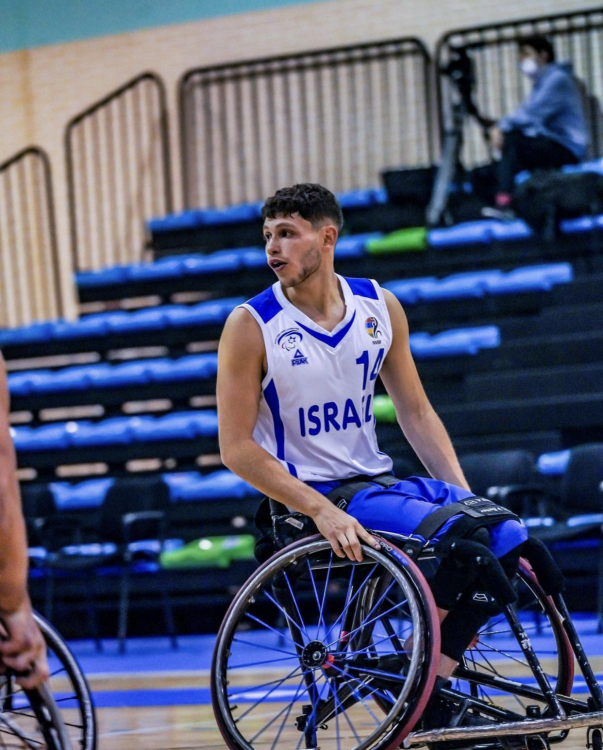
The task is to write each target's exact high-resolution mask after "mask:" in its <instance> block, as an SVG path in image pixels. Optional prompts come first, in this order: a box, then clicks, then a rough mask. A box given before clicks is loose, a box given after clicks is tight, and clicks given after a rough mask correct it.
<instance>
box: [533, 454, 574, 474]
mask: <svg viewBox="0 0 603 750" xmlns="http://www.w3.org/2000/svg"><path fill="white" fill-rule="evenodd" d="M570 456H571V451H570V450H569V448H568V449H566V450H563V451H553V452H552V453H543V454H542V455H541V456H539V457H538V461H537V464H536V465H537V467H538V471H539V472H540V473H541V474H544V475H545V476H550V477H556V476H561V475H562V474H565V470H566V469H567V465H568V463H569V460H570Z"/></svg>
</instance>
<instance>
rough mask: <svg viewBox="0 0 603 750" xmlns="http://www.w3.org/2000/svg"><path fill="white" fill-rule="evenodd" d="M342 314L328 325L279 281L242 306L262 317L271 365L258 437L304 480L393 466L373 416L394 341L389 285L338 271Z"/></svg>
mask: <svg viewBox="0 0 603 750" xmlns="http://www.w3.org/2000/svg"><path fill="white" fill-rule="evenodd" d="M338 279H339V281H340V283H341V287H342V290H343V295H344V299H345V305H346V312H345V317H344V318H343V320H342V321H341V322H340V323H339V324H338V325H337V326H336V327H335V328H334V329H333V330H332V331H330V332H329V331H326V330H325V329H324V328H321V326H319V325H318V324H316V323H314V321H312V320H311V319H310V318H308V317H307V316H306V315H304V313H302V312H301V311H300V310H298V309H297V308H296V307H295V306H294V305H292V304H291V302H289V300H288V299H287V298H286V297H285V295H284V293H283V290H282V287H281V285H280V282H278V281H277V282H276V283H275V284H273V285H272V286H271V287H270V288H268V289H266V290H265V291H264V292H262V293H261V294H258V295H257V297H253V299H251V300H249V301H248V302H246V303H245V304H244V305H243V307H244V308H245V309H246V310H249V312H250V313H251V314H252V315H253V317H254V318H255V319H256V320H257V322H258V324H259V326H260V328H261V329H262V334H263V336H264V344H265V347H266V359H267V362H268V371H267V373H266V377H265V378H264V380H263V381H262V399H261V402H260V410H259V415H258V420H257V423H256V426H255V431H254V433H253V436H254V439H255V440H256V441H257V442H258V443H259V445H261V446H262V448H264V449H265V450H267V451H268V452H269V453H270V454H271V455H273V456H274V457H275V458H277V459H278V460H279V461H280V462H281V463H282V464H283V466H285V468H287V469H288V471H289V472H290V473H291V474H292V475H293V476H296V477H298V478H299V479H301V480H302V481H304V482H308V481H315V482H320V481H330V480H334V479H347V478H348V477H352V476H356V475H358V474H369V475H372V476H374V475H376V474H380V473H382V472H387V471H390V470H391V468H392V460H391V458H389V456H387V455H386V454H385V453H382V452H381V451H380V450H379V446H378V445H377V436H376V434H375V419H374V417H373V409H372V406H373V399H374V390H375V381H376V379H377V375H378V374H379V370H380V369H381V365H382V364H383V360H384V358H385V356H386V355H387V352H388V351H389V348H390V346H391V341H392V329H391V322H390V318H389V313H388V310H387V306H386V304H385V300H384V298H383V291H382V290H381V288H380V287H379V285H378V284H377V282H375V281H372V280H370V279H348V278H344V277H342V276H338Z"/></svg>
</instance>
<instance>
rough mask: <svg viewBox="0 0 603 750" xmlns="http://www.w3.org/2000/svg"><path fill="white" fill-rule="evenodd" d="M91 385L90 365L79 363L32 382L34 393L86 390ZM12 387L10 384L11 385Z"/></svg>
mask: <svg viewBox="0 0 603 750" xmlns="http://www.w3.org/2000/svg"><path fill="white" fill-rule="evenodd" d="M89 385H90V377H89V366H86V365H78V366H75V367H66V368H65V369H64V370H58V371H57V372H49V373H48V375H47V376H46V377H42V378H38V379H37V380H36V381H35V382H34V383H32V388H31V392H32V393H58V392H59V391H85V390H86V389H87V388H88V387H89ZM9 388H10V385H9Z"/></svg>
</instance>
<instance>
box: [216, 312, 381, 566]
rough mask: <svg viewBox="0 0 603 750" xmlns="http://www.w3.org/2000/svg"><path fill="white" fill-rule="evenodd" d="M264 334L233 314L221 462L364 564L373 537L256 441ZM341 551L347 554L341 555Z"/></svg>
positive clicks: (223, 356) (222, 389) (223, 369)
mask: <svg viewBox="0 0 603 750" xmlns="http://www.w3.org/2000/svg"><path fill="white" fill-rule="evenodd" d="M264 357H265V350H264V341H263V337H262V332H261V330H260V327H259V325H258V324H257V322H256V321H255V320H254V319H253V317H252V315H251V314H250V313H249V312H248V311H247V310H245V309H244V308H237V309H236V310H234V312H232V313H231V315H230V316H229V318H228V320H227V321H226V324H225V326H224V331H223V332H222V337H221V339H220V347H219V350H218V383H217V397H218V424H219V431H220V454H221V456H222V462H223V463H224V465H225V466H227V467H228V468H229V469H231V471H233V472H234V473H235V474H237V475H238V476H240V477H241V478H242V479H244V480H245V481H246V482H249V484H251V485H253V486H254V487H256V488H257V489H258V490H259V491H260V492H262V493H264V494H265V495H267V496H268V497H271V498H273V499H274V500H276V501H278V502H280V503H283V504H284V505H286V506H288V507H289V508H293V509H294V510H296V511H299V512H300V513H303V514H305V515H307V516H310V518H312V520H313V521H314V522H315V523H316V526H317V528H318V530H319V531H320V533H321V534H322V535H323V536H324V537H325V538H326V539H327V540H328V541H329V542H330V543H331V546H332V547H333V550H334V552H335V554H336V555H337V556H338V557H345V556H346V555H347V556H348V557H349V558H350V559H351V560H362V552H361V549H360V543H359V539H362V540H363V541H365V542H366V543H368V544H370V545H372V546H374V547H378V546H379V545H378V544H377V543H376V542H375V540H374V539H373V538H372V537H371V535H370V534H369V533H368V532H367V531H366V530H365V529H364V528H363V527H362V526H361V525H360V524H359V523H358V521H356V519H355V518H352V516H350V515H348V514H347V513H344V512H343V511H342V510H340V509H339V508H337V507H336V506H335V505H333V504H332V503H331V502H329V500H328V499H327V498H326V497H324V495H321V494H320V493H319V492H317V491H316V490H314V489H312V488H311V487H309V486H308V485H307V484H304V482H301V481H300V480H299V479H297V478H296V477H293V476H291V474H289V472H288V471H287V470H286V469H285V468H284V467H283V465H282V464H281V463H280V462H279V461H277V459H276V458H274V457H273V456H272V455H271V454H270V453H268V451H266V450H265V449H264V448H262V447H261V446H260V445H259V444H258V443H257V442H256V441H255V440H254V438H253V431H254V428H255V424H256V421H257V418H258V413H259V405H260V398H261V395H262V374H263V371H264V369H265V364H264ZM342 550H343V551H342Z"/></svg>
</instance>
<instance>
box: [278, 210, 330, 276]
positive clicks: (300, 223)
mask: <svg viewBox="0 0 603 750" xmlns="http://www.w3.org/2000/svg"><path fill="white" fill-rule="evenodd" d="M326 229H327V227H326V226H323V227H320V228H318V229H316V228H315V227H313V226H312V224H311V223H310V222H309V221H307V220H306V219H303V218H302V217H301V216H300V215H299V214H297V213H296V214H293V215H292V216H277V217H276V218H274V219H266V220H265V221H264V241H265V242H266V255H267V258H268V265H269V266H270V268H272V270H273V271H274V272H275V274H276V275H277V277H278V279H279V281H280V282H281V284H282V285H283V286H284V287H286V288H290V287H294V286H297V285H298V284H301V283H302V281H305V280H306V279H307V278H308V277H309V276H311V275H312V274H313V273H316V271H317V270H318V269H319V268H320V266H321V263H322V257H323V256H322V252H321V247H323V246H324V241H325V230H326Z"/></svg>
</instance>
